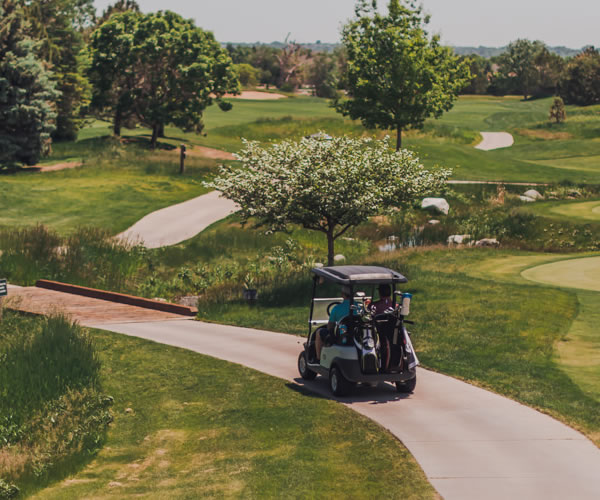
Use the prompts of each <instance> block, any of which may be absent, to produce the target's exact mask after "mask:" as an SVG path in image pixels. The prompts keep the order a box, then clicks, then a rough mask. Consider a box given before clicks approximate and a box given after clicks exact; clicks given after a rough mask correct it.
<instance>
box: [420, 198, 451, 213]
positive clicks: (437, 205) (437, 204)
mask: <svg viewBox="0 0 600 500" xmlns="http://www.w3.org/2000/svg"><path fill="white" fill-rule="evenodd" d="M421 208H422V209H423V210H427V211H429V212H432V213H436V214H444V215H448V211H449V210H450V205H448V202H447V201H446V200H445V199H444V198H425V199H424V200H423V201H422V202H421Z"/></svg>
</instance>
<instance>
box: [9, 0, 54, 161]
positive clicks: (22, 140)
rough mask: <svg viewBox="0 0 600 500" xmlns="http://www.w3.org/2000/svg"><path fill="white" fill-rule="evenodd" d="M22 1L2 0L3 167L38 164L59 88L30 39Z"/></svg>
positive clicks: (46, 143)
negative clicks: (37, 55)
mask: <svg viewBox="0 0 600 500" xmlns="http://www.w3.org/2000/svg"><path fill="white" fill-rule="evenodd" d="M26 28H27V21H26V18H25V14H24V12H23V9H22V5H21V4H20V2H19V1H18V0H0V167H7V166H12V165H15V164H18V163H25V164H27V165H34V164H35V163H37V162H38V161H39V159H40V157H41V156H42V155H44V154H46V153H48V152H49V150H50V142H51V141H50V134H51V133H52V131H53V130H54V127H55V126H54V120H55V118H56V113H55V112H54V110H53V108H52V105H51V103H52V102H53V101H55V100H56V99H57V98H58V96H59V93H58V92H57V91H55V89H54V83H53V82H52V81H51V80H50V75H49V73H48V72H47V71H46V70H45V69H44V67H43V65H42V63H41V61H40V60H38V59H37V58H36V46H35V43H34V42H33V41H32V40H31V39H29V38H27V36H26V34H25V31H26Z"/></svg>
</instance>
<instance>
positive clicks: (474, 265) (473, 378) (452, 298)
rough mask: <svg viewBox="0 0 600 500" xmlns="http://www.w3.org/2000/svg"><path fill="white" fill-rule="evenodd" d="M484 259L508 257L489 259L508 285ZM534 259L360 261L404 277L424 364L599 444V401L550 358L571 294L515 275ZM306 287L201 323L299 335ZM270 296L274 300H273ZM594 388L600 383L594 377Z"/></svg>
mask: <svg viewBox="0 0 600 500" xmlns="http://www.w3.org/2000/svg"><path fill="white" fill-rule="evenodd" d="M491 255H493V256H494V257H496V258H498V259H499V258H502V259H505V261H506V262H504V267H502V266H500V265H499V264H498V262H495V263H494V265H493V266H491V269H492V271H493V272H494V273H495V272H496V270H498V269H504V271H505V275H506V276H509V277H510V279H498V276H497V275H496V274H493V275H492V276H490V269H489V268H488V269H487V270H486V262H487V259H489V258H490V256H491ZM531 255H532V254H525V253H522V252H514V251H494V252H493V253H490V252H489V251H484V250H475V249H473V250H468V251H467V250H464V251H449V250H441V249H439V250H425V249H423V250H419V251H405V252H399V253H391V254H387V255H386V254H378V255H376V256H374V257H372V258H369V259H366V260H364V259H363V262H366V263H372V264H382V265H386V266H389V267H392V268H394V269H398V270H399V271H400V272H402V273H403V274H405V275H406V276H408V278H409V280H410V281H409V284H408V285H407V286H406V287H405V289H403V291H408V292H412V293H413V295H414V300H413V306H412V307H411V310H412V312H411V315H412V316H413V318H412V319H413V320H415V321H416V322H417V324H416V325H415V327H414V333H415V337H414V340H415V346H416V348H417V350H418V352H419V354H420V359H421V361H422V362H423V364H424V365H425V366H426V367H428V368H431V369H433V370H436V371H440V372H442V373H445V374H448V375H451V376H455V377H458V378H461V379H464V380H466V381H468V382H471V383H475V384H476V385H480V386H482V387H485V388H488V389H491V390H493V391H495V392H498V393H500V394H504V395H507V396H508V397H511V398H513V399H515V400H517V401H521V402H523V403H525V404H527V405H530V406H533V407H535V408H538V409H540V410H542V411H545V412H547V413H549V414H551V415H553V416H555V417H557V418H559V419H561V420H563V421H565V422H567V423H568V424H570V425H573V426H574V427H576V428H579V429H581V430H583V431H584V432H585V433H587V434H588V435H589V436H590V437H591V438H592V439H593V440H594V441H595V442H596V444H600V399H597V398H595V397H593V396H592V395H590V394H589V393H588V392H585V391H584V390H583V389H582V387H580V386H579V384H578V382H577V381H576V380H574V379H571V378H570V377H569V376H568V375H567V374H566V372H565V371H564V366H563V364H562V363H561V361H560V360H559V359H558V357H557V354H556V353H557V351H556V347H557V346H558V345H559V344H560V342H563V341H565V339H567V338H568V332H569V329H570V328H571V324H572V321H573V320H574V318H575V317H576V316H577V314H578V307H579V306H578V297H577V294H576V293H575V292H573V291H567V290H558V289H554V288H551V287H548V286H542V285H536V284H533V283H531V282H526V281H525V280H523V279H522V278H518V272H520V269H521V268H520V266H521V265H522V263H523V262H524V261H525V262H528V263H529V264H531V261H530V260H528V257H530V256H531ZM535 257H536V258H537V259H538V260H539V259H547V258H549V257H548V256H543V255H542V256H541V257H539V256H538V255H535ZM550 258H556V256H550ZM516 271H518V272H516ZM515 272H516V278H515ZM309 286H310V283H309V276H308V275H306V276H305V277H303V278H302V279H296V280H293V281H289V282H287V283H281V285H280V287H279V289H276V290H274V291H273V293H270V294H269V296H268V297H266V300H265V301H264V302H265V303H264V305H262V304H261V300H260V299H259V304H258V305H257V306H254V308H250V307H249V306H247V305H245V304H243V303H242V302H241V301H231V302H229V303H226V304H214V305H211V304H205V305H201V311H200V317H201V318H202V319H208V320H214V321H220V322H227V323H233V324H240V325H243V326H250V327H255V328H263V329H267V330H274V329H276V328H277V329H281V328H283V331H286V332H289V333H306V328H307V325H306V317H307V316H306V315H307V307H308V302H307V301H308V297H309V291H308V289H309ZM277 292H278V293H277ZM294 292H295V293H294ZM276 296H277V297H278V302H279V304H277V303H275V301H274V300H272V297H276ZM596 386H597V387H600V380H598V379H596Z"/></svg>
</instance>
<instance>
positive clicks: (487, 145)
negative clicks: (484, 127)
mask: <svg viewBox="0 0 600 500" xmlns="http://www.w3.org/2000/svg"><path fill="white" fill-rule="evenodd" d="M481 136H482V137H483V140H482V141H481V142H480V143H479V144H477V146H475V149H481V150H483V151H491V150H492V149H500V148H508V147H509V146H512V145H513V144H514V142H515V140H514V138H513V136H512V135H510V134H509V133H508V132H481Z"/></svg>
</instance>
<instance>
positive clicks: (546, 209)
mask: <svg viewBox="0 0 600 500" xmlns="http://www.w3.org/2000/svg"><path fill="white" fill-rule="evenodd" d="M527 211H528V212H530V213H534V214H536V215H541V216H546V217H549V218H552V219H559V220H568V221H578V222H592V223H593V222H600V200H591V201H583V202H582V201H546V202H538V203H535V204H532V205H531V206H528V207H527Z"/></svg>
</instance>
